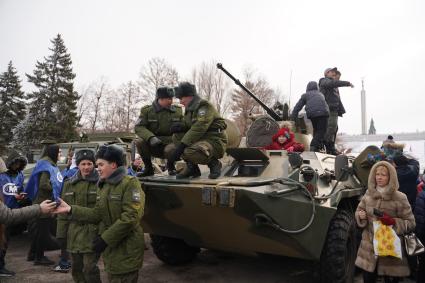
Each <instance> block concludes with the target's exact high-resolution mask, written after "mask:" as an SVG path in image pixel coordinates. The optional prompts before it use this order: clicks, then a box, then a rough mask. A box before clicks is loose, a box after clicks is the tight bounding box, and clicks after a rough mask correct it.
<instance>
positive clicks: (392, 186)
mask: <svg viewBox="0 0 425 283" xmlns="http://www.w3.org/2000/svg"><path fill="white" fill-rule="evenodd" d="M380 166H384V167H386V168H387V169H388V172H389V182H388V188H387V190H385V191H384V192H383V193H380V192H378V190H377V189H376V180H375V175H376V170H377V168H378V167H380ZM398 188H399V184H398V179H397V172H396V170H395V168H394V166H392V165H391V164H390V163H388V162H387V161H379V162H377V163H375V165H373V167H372V169H370V173H369V180H368V188H367V191H368V193H369V194H372V196H373V197H374V198H380V197H383V198H384V199H386V200H388V199H391V196H392V195H393V194H394V193H395V192H396V191H398Z"/></svg>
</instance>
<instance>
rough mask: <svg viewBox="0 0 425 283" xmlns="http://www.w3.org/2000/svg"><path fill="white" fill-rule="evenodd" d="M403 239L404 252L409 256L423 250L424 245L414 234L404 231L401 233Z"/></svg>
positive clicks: (418, 253) (424, 249) (424, 250)
mask: <svg viewBox="0 0 425 283" xmlns="http://www.w3.org/2000/svg"><path fill="white" fill-rule="evenodd" d="M405 224H406V231H407V223H405ZM403 240H404V246H405V248H406V253H407V255H409V256H417V255H420V254H421V253H424V252H425V248H424V245H423V244H422V243H421V241H419V239H418V237H416V234H415V233H413V231H411V232H406V233H405V234H404V235H403Z"/></svg>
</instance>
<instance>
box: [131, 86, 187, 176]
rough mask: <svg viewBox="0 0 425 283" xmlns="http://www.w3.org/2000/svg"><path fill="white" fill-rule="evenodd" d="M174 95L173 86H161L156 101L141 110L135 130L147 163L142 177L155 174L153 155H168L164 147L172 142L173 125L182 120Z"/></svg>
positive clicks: (140, 151) (160, 156) (140, 150)
mask: <svg viewBox="0 0 425 283" xmlns="http://www.w3.org/2000/svg"><path fill="white" fill-rule="evenodd" d="M173 97H174V90H173V89H172V88H168V87H160V88H158V89H157V91H156V98H155V101H154V102H153V103H152V104H151V105H147V106H144V107H143V108H142V110H141V111H140V116H139V119H138V120H137V122H136V127H135V132H136V134H137V135H138V136H139V137H140V138H141V140H140V141H139V143H138V152H139V153H140V155H141V156H142V160H143V163H144V164H145V169H144V171H143V173H141V174H140V175H141V176H142V177H143V176H151V175H153V174H154V168H153V165H152V156H155V157H159V158H165V157H166V156H165V155H164V149H165V147H166V146H167V145H168V144H170V143H171V142H172V138H171V136H172V134H173V132H172V130H173V125H174V124H175V123H178V122H180V121H181V119H182V117H183V114H182V108H181V107H179V106H175V105H172V103H173ZM173 123H174V124H173Z"/></svg>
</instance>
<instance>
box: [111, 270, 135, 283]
mask: <svg viewBox="0 0 425 283" xmlns="http://www.w3.org/2000/svg"><path fill="white" fill-rule="evenodd" d="M138 279H139V270H136V271H133V272H129V273H124V274H111V273H108V281H109V283H137V280H138Z"/></svg>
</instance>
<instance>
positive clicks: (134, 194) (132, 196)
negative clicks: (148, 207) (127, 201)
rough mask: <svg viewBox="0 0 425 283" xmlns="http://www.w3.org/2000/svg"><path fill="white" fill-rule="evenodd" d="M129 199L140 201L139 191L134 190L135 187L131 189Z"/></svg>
mask: <svg viewBox="0 0 425 283" xmlns="http://www.w3.org/2000/svg"><path fill="white" fill-rule="evenodd" d="M131 200H132V201H136V202H139V201H140V192H139V191H138V190H136V189H134V190H133V192H132V194H131Z"/></svg>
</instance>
